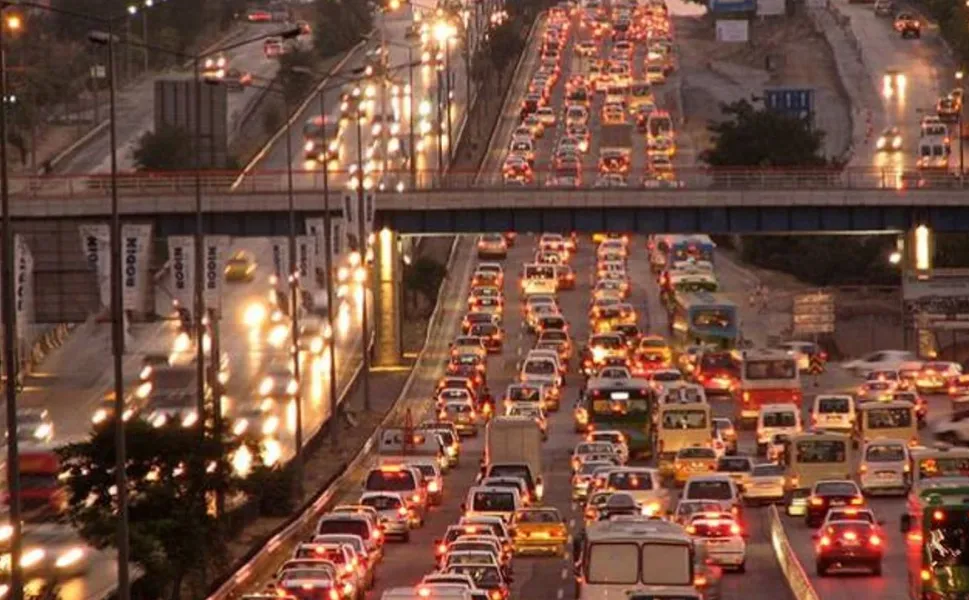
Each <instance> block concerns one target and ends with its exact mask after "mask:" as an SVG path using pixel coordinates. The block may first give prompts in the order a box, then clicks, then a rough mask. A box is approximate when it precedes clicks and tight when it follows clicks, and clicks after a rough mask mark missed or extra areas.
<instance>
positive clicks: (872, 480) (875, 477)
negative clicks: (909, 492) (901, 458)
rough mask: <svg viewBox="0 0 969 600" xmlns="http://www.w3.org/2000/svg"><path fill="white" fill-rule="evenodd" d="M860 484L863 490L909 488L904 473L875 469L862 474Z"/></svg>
mask: <svg viewBox="0 0 969 600" xmlns="http://www.w3.org/2000/svg"><path fill="white" fill-rule="evenodd" d="M859 484H860V486H861V489H862V491H865V492H878V491H904V490H906V489H908V481H907V480H906V478H905V475H904V474H903V473H898V472H893V471H881V472H879V471H875V472H874V473H866V474H864V475H862V476H861V478H860V481H859Z"/></svg>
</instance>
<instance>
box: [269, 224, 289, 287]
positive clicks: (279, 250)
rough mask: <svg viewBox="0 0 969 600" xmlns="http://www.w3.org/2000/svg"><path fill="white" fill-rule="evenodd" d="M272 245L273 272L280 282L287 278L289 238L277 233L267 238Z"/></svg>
mask: <svg viewBox="0 0 969 600" xmlns="http://www.w3.org/2000/svg"><path fill="white" fill-rule="evenodd" d="M269 244H270V246H271V247H272V248H271V249H272V257H273V274H274V275H276V277H277V278H279V281H280V283H282V282H285V281H287V280H289V238H287V237H286V236H282V235H278V236H275V237H271V238H269Z"/></svg>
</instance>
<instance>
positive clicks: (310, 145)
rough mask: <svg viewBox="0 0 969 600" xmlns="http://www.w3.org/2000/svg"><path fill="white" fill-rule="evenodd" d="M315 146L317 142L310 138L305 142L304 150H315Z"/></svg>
mask: <svg viewBox="0 0 969 600" xmlns="http://www.w3.org/2000/svg"><path fill="white" fill-rule="evenodd" d="M315 147H316V144H314V143H313V142H312V140H308V141H307V142H306V143H305V144H304V145H303V150H305V151H306V152H310V151H311V150H313V148H315Z"/></svg>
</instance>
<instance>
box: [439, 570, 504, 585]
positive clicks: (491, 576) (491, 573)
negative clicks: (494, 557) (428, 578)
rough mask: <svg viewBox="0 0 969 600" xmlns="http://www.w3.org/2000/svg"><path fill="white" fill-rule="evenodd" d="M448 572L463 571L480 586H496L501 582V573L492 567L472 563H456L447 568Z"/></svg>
mask: <svg viewBox="0 0 969 600" xmlns="http://www.w3.org/2000/svg"><path fill="white" fill-rule="evenodd" d="M448 572H449V573H463V574H465V575H470V576H471V579H473V580H474V581H475V583H477V584H478V585H479V586H480V587H488V586H497V585H500V584H501V581H502V580H501V574H500V573H498V570H497V569H495V568H494V567H481V566H473V565H456V566H453V567H450V568H449V569H448Z"/></svg>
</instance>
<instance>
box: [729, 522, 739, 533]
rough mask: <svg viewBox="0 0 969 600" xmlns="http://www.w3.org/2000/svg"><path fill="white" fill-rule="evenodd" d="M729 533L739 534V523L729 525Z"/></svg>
mask: <svg viewBox="0 0 969 600" xmlns="http://www.w3.org/2000/svg"><path fill="white" fill-rule="evenodd" d="M730 534H731V535H740V525H738V524H736V523H734V524H733V525H731V526H730Z"/></svg>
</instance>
